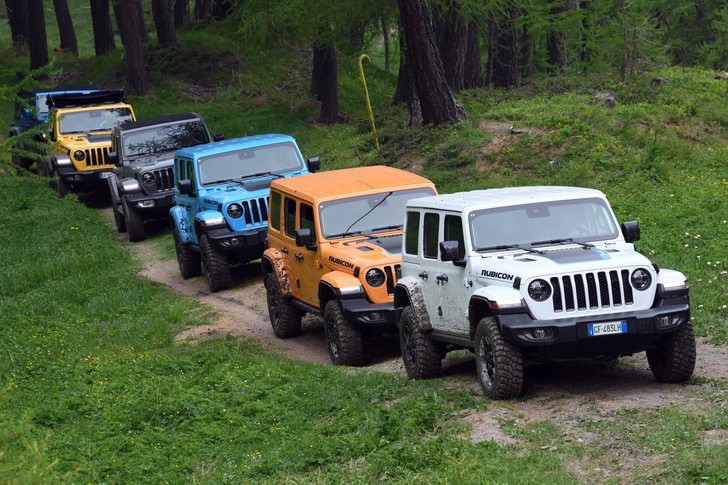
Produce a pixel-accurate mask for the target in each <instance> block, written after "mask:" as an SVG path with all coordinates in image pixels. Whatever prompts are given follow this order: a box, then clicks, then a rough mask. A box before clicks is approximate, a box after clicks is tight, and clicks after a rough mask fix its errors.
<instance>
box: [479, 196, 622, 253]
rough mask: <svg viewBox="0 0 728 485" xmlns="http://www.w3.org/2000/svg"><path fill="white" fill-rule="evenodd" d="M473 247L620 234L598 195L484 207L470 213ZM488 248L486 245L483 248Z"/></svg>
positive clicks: (583, 239)
mask: <svg viewBox="0 0 728 485" xmlns="http://www.w3.org/2000/svg"><path fill="white" fill-rule="evenodd" d="M469 224H470V237H471V238H472V243H473V248H475V249H476V250H478V248H490V249H504V248H503V247H502V246H509V245H518V246H522V247H525V248H529V247H531V246H532V245H533V244H534V243H540V244H544V243H547V242H553V243H554V244H556V243H557V241H558V242H572V241H573V242H577V243H578V242H582V243H584V242H588V241H605V240H609V239H614V238H616V237H617V236H618V232H617V224H616V222H615V221H614V218H613V217H612V214H611V211H610V210H609V206H608V205H607V204H606V202H605V201H604V200H602V199H599V198H593V199H579V200H567V201H558V202H542V203H536V204H525V205H519V206H515V207H503V208H496V209H484V210H480V211H475V212H472V213H471V214H470V220H469ZM483 250H485V249H483Z"/></svg>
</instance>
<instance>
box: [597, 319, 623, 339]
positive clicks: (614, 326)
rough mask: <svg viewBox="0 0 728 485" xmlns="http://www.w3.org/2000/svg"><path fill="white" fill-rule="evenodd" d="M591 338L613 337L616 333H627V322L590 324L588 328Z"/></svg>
mask: <svg viewBox="0 0 728 485" xmlns="http://www.w3.org/2000/svg"><path fill="white" fill-rule="evenodd" d="M588 330H589V336H590V337H599V336H601V335H611V334H614V333H627V320H621V321H619V322H604V323H590V324H589V326H588Z"/></svg>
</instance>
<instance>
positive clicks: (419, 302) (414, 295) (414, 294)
mask: <svg viewBox="0 0 728 485" xmlns="http://www.w3.org/2000/svg"><path fill="white" fill-rule="evenodd" d="M407 306H410V307H412V309H413V310H414V312H415V314H416V315H417V321H416V322H414V323H415V325H416V326H417V330H418V331H420V332H423V333H429V332H432V321H431V320H430V314H429V313H428V311H427V301H426V300H425V293H424V291H423V290H422V284H421V283H420V281H419V280H418V279H416V278H413V277H412V276H405V277H404V278H400V279H399V281H397V286H396V287H395V289H394V307H395V308H396V309H398V310H400V309H402V308H404V307H407Z"/></svg>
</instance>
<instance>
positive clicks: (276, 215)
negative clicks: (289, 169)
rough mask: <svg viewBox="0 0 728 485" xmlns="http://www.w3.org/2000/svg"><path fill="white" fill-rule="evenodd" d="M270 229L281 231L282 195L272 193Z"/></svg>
mask: <svg viewBox="0 0 728 485" xmlns="http://www.w3.org/2000/svg"><path fill="white" fill-rule="evenodd" d="M270 227H271V228H273V229H275V230H276V231H280V230H281V194H280V192H271V193H270Z"/></svg>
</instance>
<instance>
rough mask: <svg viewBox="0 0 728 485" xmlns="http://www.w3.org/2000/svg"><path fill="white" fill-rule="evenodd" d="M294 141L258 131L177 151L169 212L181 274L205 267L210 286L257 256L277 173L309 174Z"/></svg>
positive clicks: (224, 284)
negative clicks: (259, 133)
mask: <svg viewBox="0 0 728 485" xmlns="http://www.w3.org/2000/svg"><path fill="white" fill-rule="evenodd" d="M319 168H320V162H319V159H318V157H311V158H308V159H307V160H306V161H305V162H304V160H303V156H302V155H301V151H300V150H299V149H298V145H296V140H295V139H293V138H292V137H290V136H287V135H277V134H270V135H259V136H250V137H245V138H236V139H232V140H226V141H220V142H216V143H208V144H206V145H199V146H197V147H193V148H185V149H183V150H178V151H177V152H176V153H175V156H174V182H175V205H174V206H173V207H172V209H170V211H169V212H170V216H171V218H172V225H173V231H172V234H173V236H174V242H175V247H176V250H177V262H178V264H179V270H180V273H181V274H182V277H183V278H184V279H187V278H191V277H194V276H199V275H200V274H201V273H202V269H201V266H202V267H204V271H205V276H206V278H207V283H208V285H209V287H210V291H213V292H214V291H220V290H224V289H226V288H229V287H230V285H231V278H230V265H231V264H236V263H247V262H250V261H254V260H256V259H259V258H260V257H261V255H262V254H263V251H264V250H265V249H266V246H267V238H268V195H269V193H270V184H271V182H272V181H273V180H274V179H276V178H281V177H293V176H295V175H303V174H307V173H310V172H315V171H317V170H318V169H319Z"/></svg>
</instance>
